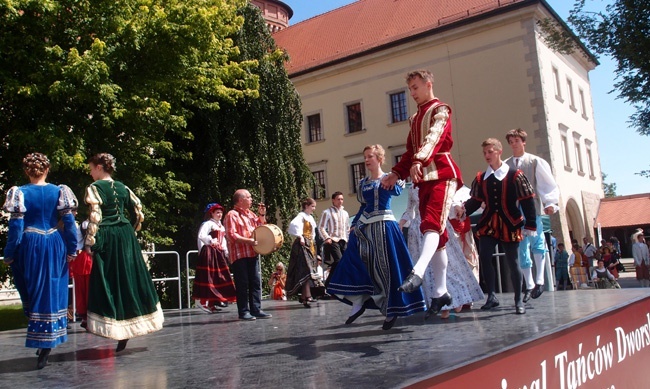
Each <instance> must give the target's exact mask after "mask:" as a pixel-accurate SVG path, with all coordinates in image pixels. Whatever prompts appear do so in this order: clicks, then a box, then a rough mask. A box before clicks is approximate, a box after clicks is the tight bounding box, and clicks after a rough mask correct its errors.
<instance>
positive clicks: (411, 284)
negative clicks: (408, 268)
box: [397, 271, 422, 293]
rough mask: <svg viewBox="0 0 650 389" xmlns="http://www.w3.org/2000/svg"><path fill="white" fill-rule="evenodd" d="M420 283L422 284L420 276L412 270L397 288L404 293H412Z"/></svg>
mask: <svg viewBox="0 0 650 389" xmlns="http://www.w3.org/2000/svg"><path fill="white" fill-rule="evenodd" d="M420 285H422V278H420V276H419V275H417V274H415V272H413V271H412V272H411V274H409V275H408V277H406V279H405V280H404V282H402V285H401V286H400V287H399V288H397V290H398V291H400V292H404V293H412V292H415V291H416V290H417V289H418V288H419V287H420Z"/></svg>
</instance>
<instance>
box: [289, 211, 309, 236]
mask: <svg viewBox="0 0 650 389" xmlns="http://www.w3.org/2000/svg"><path fill="white" fill-rule="evenodd" d="M306 216H307V215H305V214H304V213H303V212H300V213H299V214H298V216H296V217H294V218H293V220H292V221H291V223H289V235H291V236H295V237H296V238H298V237H301V236H302V231H303V220H304V219H305V218H306Z"/></svg>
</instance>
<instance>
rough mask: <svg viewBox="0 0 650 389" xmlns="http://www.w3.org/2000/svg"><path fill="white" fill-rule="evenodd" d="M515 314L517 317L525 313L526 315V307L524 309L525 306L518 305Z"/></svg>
mask: <svg viewBox="0 0 650 389" xmlns="http://www.w3.org/2000/svg"><path fill="white" fill-rule="evenodd" d="M515 313H516V314H517V315H523V314H524V313H526V307H524V306H523V304H522V305H517V306H516V307H515Z"/></svg>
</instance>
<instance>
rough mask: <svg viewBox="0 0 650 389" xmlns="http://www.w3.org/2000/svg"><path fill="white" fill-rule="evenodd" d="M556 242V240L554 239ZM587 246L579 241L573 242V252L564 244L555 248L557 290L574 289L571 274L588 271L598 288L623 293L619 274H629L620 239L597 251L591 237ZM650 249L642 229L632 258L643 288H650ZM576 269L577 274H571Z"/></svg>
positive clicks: (602, 244) (636, 235)
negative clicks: (623, 260)
mask: <svg viewBox="0 0 650 389" xmlns="http://www.w3.org/2000/svg"><path fill="white" fill-rule="evenodd" d="M552 241H553V242H554V239H552ZM582 241H583V245H580V244H579V243H578V240H577V239H573V240H572V241H571V248H570V252H569V251H568V250H567V249H566V247H565V245H564V243H558V244H557V247H554V250H555V255H554V265H555V277H556V282H557V290H561V289H562V290H566V289H567V288H569V287H573V286H572V285H575V283H572V280H571V276H570V274H569V273H574V274H576V273H579V271H577V270H578V268H584V272H585V274H586V275H587V277H588V279H589V280H592V281H593V283H594V286H595V287H596V288H604V289H607V288H616V289H620V285H619V284H618V281H617V280H618V278H619V272H622V271H624V270H625V267H624V266H623V264H622V263H621V246H620V242H619V240H618V239H617V238H616V237H611V238H609V240H606V239H603V240H601V241H600V246H598V247H596V246H595V245H594V244H593V241H592V239H591V238H590V237H585V238H583V239H582ZM649 245H650V243H647V242H646V240H645V237H644V236H643V230H642V229H638V230H637V231H636V232H635V233H634V234H633V235H632V254H633V257H634V265H635V270H636V279H637V280H638V281H639V283H640V284H641V286H642V287H650V271H649V269H650V258H649V255H648V253H649V251H650V249H649ZM571 268H574V269H576V271H573V272H570V269H571Z"/></svg>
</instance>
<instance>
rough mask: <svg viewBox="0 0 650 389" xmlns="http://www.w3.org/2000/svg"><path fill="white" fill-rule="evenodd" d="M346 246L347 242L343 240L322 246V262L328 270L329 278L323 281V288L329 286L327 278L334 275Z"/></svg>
mask: <svg viewBox="0 0 650 389" xmlns="http://www.w3.org/2000/svg"><path fill="white" fill-rule="evenodd" d="M347 245H348V242H346V241H344V240H343V239H341V240H339V241H338V242H334V241H332V242H331V243H329V244H327V243H325V244H324V245H323V256H324V257H325V258H323V262H324V263H325V264H326V265H328V266H329V268H330V272H329V276H328V277H327V280H325V287H327V286H328V285H329V278H330V276H331V275H332V274H334V270H335V269H336V266H337V265H338V264H339V262H340V261H341V257H343V252H344V251H345V248H346V247H347Z"/></svg>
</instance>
